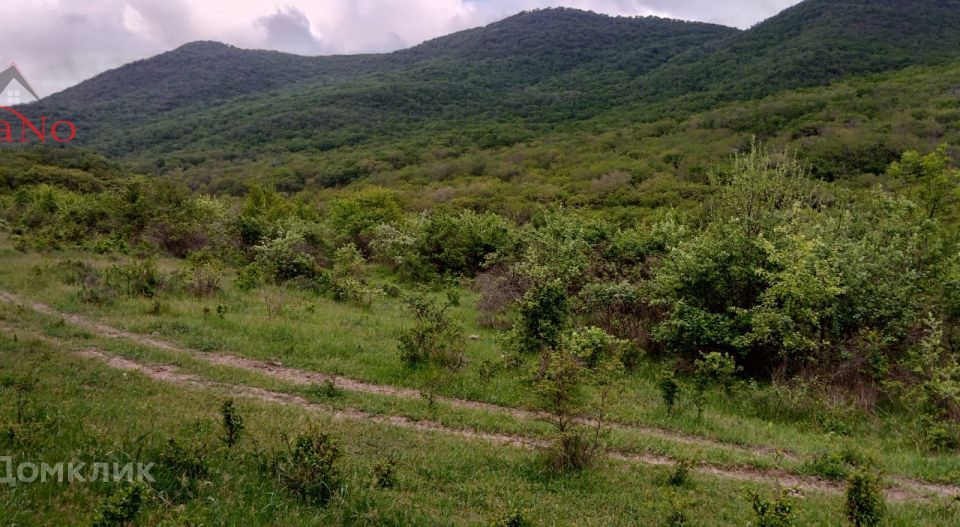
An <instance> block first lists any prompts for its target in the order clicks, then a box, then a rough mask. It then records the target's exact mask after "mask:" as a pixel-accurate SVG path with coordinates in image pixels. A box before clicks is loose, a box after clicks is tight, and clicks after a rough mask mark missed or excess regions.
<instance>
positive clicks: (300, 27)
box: [257, 7, 324, 55]
mask: <svg viewBox="0 0 960 527" xmlns="http://www.w3.org/2000/svg"><path fill="white" fill-rule="evenodd" d="M257 26H259V27H261V28H263V29H264V31H266V38H265V40H264V46H265V47H267V48H269V49H276V50H279V51H286V52H288V53H298V54H301V55H315V54H319V53H323V51H324V46H323V42H321V41H319V40H317V39H316V38H315V37H314V36H313V33H312V32H311V31H310V19H308V18H307V15H305V14H303V12H302V11H300V10H298V9H297V8H295V7H287V8H286V9H283V10H280V9H278V10H277V12H276V13H274V14H272V15H269V16H265V17H261V18H259V19H258V20H257Z"/></svg>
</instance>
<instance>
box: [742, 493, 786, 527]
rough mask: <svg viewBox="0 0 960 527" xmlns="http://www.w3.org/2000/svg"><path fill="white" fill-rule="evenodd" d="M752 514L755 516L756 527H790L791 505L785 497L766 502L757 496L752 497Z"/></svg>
mask: <svg viewBox="0 0 960 527" xmlns="http://www.w3.org/2000/svg"><path fill="white" fill-rule="evenodd" d="M752 502H753V512H754V513H755V514H756V515H757V523H756V526H757V527H792V526H793V525H794V522H793V504H792V503H790V500H789V499H787V497H786V496H780V497H778V498H775V499H773V500H766V499H764V498H763V497H762V496H760V495H759V494H756V493H754V494H753V496H752Z"/></svg>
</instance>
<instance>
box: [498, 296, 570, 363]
mask: <svg viewBox="0 0 960 527" xmlns="http://www.w3.org/2000/svg"><path fill="white" fill-rule="evenodd" d="M569 326H570V303H569V301H568V299H567V293H566V289H565V288H564V287H563V285H561V283H560V282H559V281H552V282H549V283H547V284H544V285H538V286H535V287H533V288H531V289H530V290H529V291H527V294H526V295H524V297H523V300H521V301H520V305H519V308H518V316H517V321H516V322H515V323H514V325H513V330H512V331H511V332H510V334H509V335H508V336H507V346H508V347H509V348H510V349H511V350H512V351H515V352H517V353H521V354H531V353H539V352H540V351H541V350H544V349H549V348H555V347H557V346H559V344H560V340H561V336H562V335H563V332H564V331H565V330H566V329H567V328H568V327H569Z"/></svg>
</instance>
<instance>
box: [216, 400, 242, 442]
mask: <svg viewBox="0 0 960 527" xmlns="http://www.w3.org/2000/svg"><path fill="white" fill-rule="evenodd" d="M220 414H221V415H222V416H223V421H222V424H223V438H222V439H223V442H224V443H225V444H226V445H227V446H228V447H233V446H235V445H236V444H237V443H239V442H240V438H241V436H242V435H243V431H244V429H245V428H246V424H245V423H244V420H243V416H242V415H240V414H239V413H237V409H236V407H235V406H234V405H233V399H227V400H226V401H224V402H223V406H221V407H220Z"/></svg>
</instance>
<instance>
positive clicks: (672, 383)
mask: <svg viewBox="0 0 960 527" xmlns="http://www.w3.org/2000/svg"><path fill="white" fill-rule="evenodd" d="M657 388H659V389H660V397H661V398H662V399H663V404H664V405H665V406H666V407H667V412H670V413H672V412H673V408H674V406H676V404H677V399H678V398H679V397H680V383H679V382H677V378H676V376H675V374H674V373H673V370H669V371H665V372H663V373H661V374H660V376H659V377H658V378H657Z"/></svg>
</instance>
